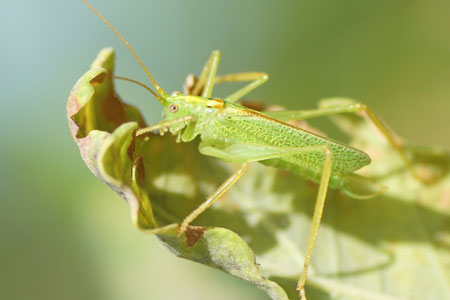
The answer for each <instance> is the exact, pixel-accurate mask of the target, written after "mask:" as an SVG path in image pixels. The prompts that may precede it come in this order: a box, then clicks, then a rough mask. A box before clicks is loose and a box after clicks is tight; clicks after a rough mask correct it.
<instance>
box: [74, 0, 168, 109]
mask: <svg viewBox="0 0 450 300" xmlns="http://www.w3.org/2000/svg"><path fill="white" fill-rule="evenodd" d="M81 1H83V3H84V4H85V5H86V6H87V7H89V9H90V10H92V11H93V12H94V13H95V14H96V15H97V16H98V17H99V18H100V19H101V20H102V21H103V22H104V23H105V24H106V25H108V27H109V28H110V29H111V30H112V31H114V33H115V34H116V35H117V36H118V37H119V38H120V40H121V41H122V42H123V43H124V44H125V46H127V47H128V49H129V50H130V51H131V53H132V54H133V55H134V57H136V59H137V61H138V62H139V64H140V65H141V67H142V68H143V69H144V71H145V73H146V74H147V76H148V78H149V79H150V81H151V82H152V83H153V85H154V86H155V89H156V91H157V92H158V94H159V97H158V96H156V95H155V94H156V93H155V92H154V91H153V90H152V94H153V95H155V96H156V98H157V99H158V101H160V102H161V97H162V98H167V97H169V95H168V94H167V93H166V92H165V91H164V90H163V89H162V88H161V87H160V86H159V85H158V84H157V83H156V81H155V79H154V78H153V76H152V75H151V74H150V72H149V70H148V69H147V67H146V66H145V65H144V63H143V62H142V60H141V59H140V58H139V56H138V55H137V53H136V52H135V51H134V49H133V48H132V47H131V46H130V44H128V42H127V41H126V40H125V38H124V37H123V36H122V35H121V34H120V33H119V32H118V31H117V29H116V28H115V27H114V26H113V25H112V24H111V23H109V21H108V20H106V18H105V17H104V16H103V15H102V14H101V13H99V12H98V11H97V10H96V9H95V8H94V7H92V5H90V4H89V3H88V2H87V1H86V0H81Z"/></svg>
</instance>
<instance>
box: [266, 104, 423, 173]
mask: <svg viewBox="0 0 450 300" xmlns="http://www.w3.org/2000/svg"><path fill="white" fill-rule="evenodd" d="M321 106H322V108H318V109H312V110H295V111H271V112H264V114H266V115H268V116H270V117H272V118H275V119H278V120H280V121H293V120H305V119H309V118H315V117H322V116H329V115H335V114H341V113H355V114H362V116H363V117H364V119H366V120H367V121H369V122H370V123H372V124H373V125H374V126H375V127H376V128H377V129H378V130H379V131H380V132H381V134H382V135H383V136H384V138H385V139H386V140H387V141H388V143H389V144H390V145H391V146H392V148H394V150H395V151H396V152H397V153H398V154H399V156H400V158H401V159H402V160H403V162H404V163H405V165H406V167H407V168H408V170H409V172H410V173H411V174H412V175H413V176H414V177H415V178H417V179H418V180H420V181H424V180H423V178H422V177H421V176H420V175H419V174H418V173H417V172H416V171H415V170H414V168H413V166H412V162H411V160H410V159H409V158H408V156H407V155H406V152H405V148H404V146H403V143H402V141H401V140H400V139H399V138H398V137H397V135H396V134H395V133H394V132H393V131H392V130H391V129H390V128H389V127H388V126H387V125H386V123H385V122H384V121H383V120H381V118H380V117H378V116H377V115H376V114H375V113H374V112H373V111H372V110H371V109H370V108H369V107H367V106H366V105H365V104H362V103H360V102H356V101H354V100H351V99H344V98H342V99H330V100H328V101H323V102H322V104H321Z"/></svg>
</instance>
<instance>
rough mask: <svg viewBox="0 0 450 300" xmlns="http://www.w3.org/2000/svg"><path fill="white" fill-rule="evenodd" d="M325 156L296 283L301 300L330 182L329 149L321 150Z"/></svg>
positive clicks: (330, 160) (304, 298)
mask: <svg viewBox="0 0 450 300" xmlns="http://www.w3.org/2000/svg"><path fill="white" fill-rule="evenodd" d="M322 151H323V153H324V155H325V162H324V165H323V169H322V178H321V179H320V185H319V192H318V193H317V198H316V205H315V207H314V214H313V219H312V224H311V231H310V233H309V239H308V246H307V248H306V254H305V262H304V264H303V271H302V274H301V275H300V278H299V279H298V282H297V291H298V292H299V296H300V299H301V300H306V295H305V283H306V277H307V276H308V268H309V265H310V263H311V257H312V252H313V249H314V245H315V244H316V238H317V234H318V232H319V227H320V222H321V220H322V214H323V208H324V205H325V199H326V196H327V191H328V184H329V182H330V176H331V167H332V158H331V157H332V155H331V150H330V148H329V147H327V146H325V147H324V148H323V150H322Z"/></svg>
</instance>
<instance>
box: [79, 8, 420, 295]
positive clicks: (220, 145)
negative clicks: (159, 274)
mask: <svg viewBox="0 0 450 300" xmlns="http://www.w3.org/2000/svg"><path fill="white" fill-rule="evenodd" d="M82 1H83V2H84V3H85V4H86V5H87V6H88V7H89V8H90V9H91V10H92V11H93V12H94V13H95V14H96V15H97V16H98V17H99V18H100V19H102V21H103V22H105V23H106V24H107V25H108V26H109V27H110V28H111V29H112V30H113V31H114V33H115V34H116V35H117V36H118V37H119V38H120V39H121V40H122V42H123V43H124V44H125V45H126V46H127V47H128V49H129V50H130V51H131V52H132V53H133V55H134V56H135V58H136V59H137V60H138V62H139V63H140V65H141V66H142V68H143V69H144V71H145V73H146V74H147V76H148V78H149V79H150V81H151V82H152V84H153V86H154V88H155V90H153V89H151V88H149V87H146V86H145V88H147V89H148V90H149V91H150V92H151V93H152V94H153V95H154V96H155V97H156V99H157V100H158V101H159V103H160V104H161V105H162V106H163V118H162V121H161V122H160V123H158V124H156V125H153V126H150V127H146V128H141V129H139V130H138V131H137V133H136V135H137V136H145V135H146V134H147V133H149V132H154V131H160V132H165V131H170V133H172V134H174V135H178V138H179V140H180V141H182V142H190V141H192V140H194V139H195V138H196V137H200V140H201V142H200V144H199V151H200V153H201V154H204V155H209V156H213V157H216V158H219V159H222V160H224V161H227V162H233V163H238V164H240V167H239V168H238V170H237V171H235V172H234V173H233V174H232V175H231V176H230V177H229V178H228V179H227V180H226V181H225V182H224V183H223V184H222V185H221V186H219V187H218V188H217V189H216V191H215V192H213V193H212V194H211V195H210V196H209V197H208V198H207V199H206V200H205V201H204V202H203V203H202V204H201V205H200V206H199V207H198V208H197V209H195V210H194V211H193V212H191V213H190V214H189V215H188V216H186V218H185V219H184V220H183V222H182V223H181V224H180V226H179V229H178V232H179V234H180V235H181V234H182V233H184V232H185V231H186V229H187V228H188V226H189V224H190V223H191V222H192V221H194V219H195V218H197V217H198V216H199V215H200V214H201V213H202V212H204V211H205V210H206V209H207V208H208V207H210V206H211V205H212V204H213V203H214V202H215V201H216V200H217V199H219V198H220V197H221V196H222V195H223V194H224V193H225V192H226V191H227V190H228V189H229V188H230V187H231V186H232V185H233V184H234V183H235V182H236V181H238V180H239V178H240V177H241V176H242V175H243V174H244V173H245V170H246V168H247V165H248V164H249V163H250V162H259V163H262V164H264V165H267V166H273V167H277V168H280V169H284V170H288V171H291V172H293V173H296V174H298V175H300V176H301V177H303V178H305V179H308V180H311V181H313V182H316V183H318V184H319V189H318V193H317V198H316V204H315V208H314V214H313V217H312V225H311V231H310V235H309V238H308V244H307V249H306V254H305V260H304V267H303V270H302V273H301V276H300V278H299V280H298V283H297V290H298V292H299V297H300V299H306V296H305V289H304V286H305V282H306V277H307V273H308V267H309V265H310V262H311V255H312V251H313V248H314V245H315V241H316V237H317V233H318V230H319V226H320V222H321V218H322V212H323V208H324V204H325V198H326V194H327V190H328V188H333V189H338V190H341V191H343V192H344V193H345V194H347V195H348V196H350V197H353V198H371V197H375V196H377V195H379V194H381V193H383V192H384V191H385V190H386V187H384V186H382V185H380V184H377V183H376V182H373V181H371V180H369V179H366V178H364V177H362V176H359V175H357V174H355V173H354V172H355V171H357V170H359V169H360V168H362V167H363V166H366V165H368V164H369V163H370V158H369V156H368V155H367V154H366V153H364V152H362V151H360V150H358V149H355V148H352V147H350V146H347V145H344V144H342V143H339V142H336V141H333V140H331V139H328V138H325V137H322V136H319V135H316V134H314V133H311V132H308V131H306V130H303V129H300V128H298V127H295V126H292V125H290V124H288V123H286V122H287V121H293V120H304V119H308V118H313V117H319V116H329V115H334V114H341V113H356V114H360V115H363V116H364V117H365V119H367V120H368V121H369V122H371V123H372V124H373V125H375V127H376V128H378V130H379V131H380V132H381V133H382V135H383V136H384V137H385V138H386V140H387V141H388V142H389V143H390V144H391V145H392V147H393V149H394V150H395V151H396V152H397V153H398V154H399V156H400V157H401V158H402V160H403V161H404V163H405V165H406V166H407V167H408V169H409V170H410V172H411V173H412V174H413V175H414V176H415V177H417V178H418V179H420V176H419V175H418V174H417V173H416V172H415V171H414V169H413V167H412V163H411V161H410V160H409V158H408V156H407V155H406V152H405V150H404V147H403V146H402V143H401V141H400V140H399V139H398V138H397V137H396V135H395V134H394V133H393V132H392V131H391V130H390V129H389V128H388V127H387V126H386V125H385V124H384V122H383V121H382V120H381V119H380V118H379V117H377V116H376V115H375V114H374V113H373V112H372V110H370V109H369V108H368V107H367V106H365V105H364V104H362V103H358V102H354V101H349V100H340V101H333V102H332V103H329V104H328V105H325V107H322V108H319V109H315V110H308V111H300V110H299V111H272V112H259V111H255V110H252V109H249V108H246V107H244V106H242V105H239V104H236V101H238V100H239V99H241V98H242V97H243V96H245V95H247V94H248V93H249V92H251V91H252V90H253V89H255V88H257V87H258V86H260V85H262V84H263V83H265V82H266V81H267V80H268V75H267V74H266V73H263V72H246V73H235V74H227V75H223V76H216V72H217V69H218V65H219V60H220V52H219V51H213V53H212V54H211V56H210V58H209V59H208V61H207V62H206V64H205V66H204V68H203V71H202V73H201V76H200V77H199V79H198V81H197V82H196V83H195V85H194V86H193V88H192V91H193V92H192V94H189V95H184V94H180V93H175V94H172V95H169V94H168V93H166V92H165V91H164V89H162V88H161V87H160V86H159V85H158V84H157V83H156V81H155V80H154V78H153V76H152V75H151V74H150V72H149V71H148V69H147V67H146V66H145V65H144V63H143V62H142V60H141V59H140V58H139V56H138V55H137V54H136V52H135V51H134V50H133V48H132V47H131V46H130V45H129V44H128V42H127V41H126V40H125V39H124V38H123V36H122V35H121V34H120V33H119V32H118V31H117V30H116V29H115V28H114V27H113V26H112V25H111V24H110V23H109V22H108V21H107V20H106V19H105V18H104V17H103V16H102V15H101V14H100V13H99V12H98V11H97V10H95V9H94V8H93V7H92V6H91V5H90V4H89V3H88V2H87V1H86V0H82ZM116 78H118V79H124V80H128V81H133V82H135V83H138V82H136V81H134V80H130V79H127V78H123V77H116ZM237 81H240V82H242V81H250V83H249V84H247V85H246V86H244V87H243V88H241V89H239V90H237V91H236V92H234V93H232V94H231V95H229V96H227V97H225V98H223V99H219V98H213V97H211V95H212V92H213V88H214V85H215V84H217V83H222V82H237ZM138 84H140V83H138ZM140 85H143V84H140ZM355 184H356V185H366V186H368V187H370V189H368V191H367V192H366V193H360V192H359V193H358V192H356V191H355V190H354V189H352V185H355Z"/></svg>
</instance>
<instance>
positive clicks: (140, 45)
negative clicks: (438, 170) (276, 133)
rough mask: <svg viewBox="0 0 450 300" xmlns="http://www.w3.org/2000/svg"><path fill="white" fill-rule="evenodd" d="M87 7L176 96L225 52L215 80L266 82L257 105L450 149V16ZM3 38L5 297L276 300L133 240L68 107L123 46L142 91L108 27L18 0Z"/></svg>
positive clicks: (154, 110) (0, 220)
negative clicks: (89, 161)
mask: <svg viewBox="0 0 450 300" xmlns="http://www.w3.org/2000/svg"><path fill="white" fill-rule="evenodd" d="M92 4H93V5H94V6H95V7H96V8H98V9H99V10H100V11H101V12H102V13H103V14H104V15H105V16H106V17H107V18H108V19H109V20H110V21H111V22H112V23H113V24H114V25H115V26H116V27H117V28H118V29H119V31H120V32H121V33H122V34H123V35H124V36H125V37H126V38H127V39H128V40H129V42H130V43H131V44H132V45H133V47H134V48H135V50H136V51H137V52H138V53H139V54H140V56H141V57H142V58H143V60H144V62H145V63H146V64H147V65H148V67H149V68H150V70H151V72H152V73H153V75H154V77H155V78H156V80H157V81H158V82H159V83H160V85H161V86H163V87H164V88H165V89H166V90H168V91H172V90H179V89H181V83H182V82H183V80H184V78H185V76H186V74H188V73H190V72H194V73H199V71H200V70H201V67H202V65H203V63H204V61H205V60H206V58H207V57H208V56H209V54H210V52H211V51H212V50H214V49H220V50H221V51H222V63H221V65H220V70H219V73H225V72H237V71H266V72H268V73H269V74H270V76H271V79H270V81H269V83H267V84H265V85H264V86H263V87H261V88H259V89H258V90H256V91H254V92H253V93H252V94H251V95H249V97H251V98H255V99H261V100H263V101H266V102H269V103H274V104H280V105H284V106H286V107H288V108H295V109H301V108H313V107H314V106H315V104H316V102H317V100H318V99H320V98H323V97H329V96H349V97H355V98H358V99H361V100H362V101H363V102H365V103H366V104H368V105H369V106H370V107H372V108H373V109H374V110H375V111H376V112H378V113H379V114H380V115H381V116H382V117H383V118H384V119H385V120H386V121H387V123H388V124H389V125H390V126H391V127H392V128H394V129H395V130H396V132H397V133H398V134H399V135H401V136H403V137H406V138H407V139H408V140H410V141H413V142H415V143H418V144H433V145H434V144H436V145H442V146H445V147H447V148H450V138H449V137H450V134H449V129H450V125H449V116H448V115H449V112H450V84H449V82H450V18H449V12H450V2H449V1H446V0H441V1H438V0H428V1H419V0H410V1H392V0H384V1H383V0H380V1H358V0H354V1H349V0H341V1H335V0H319V1H267V0H265V1H258V0H254V1H237V0H228V1H206V0H205V1H200V0H195V1H183V0H178V1H162V0H152V1H104V0H92ZM0 25H1V26H0V38H1V47H0V68H1V72H0V87H1V97H2V99H1V100H0V138H1V147H0V154H1V160H0V179H1V180H0V191H1V202H0V205H1V206H0V228H1V230H0V237H1V241H0V266H1V267H0V268H1V269H0V298H1V299H27V298H33V299H118V300H119V299H177V298H181V297H183V299H210V298H214V299H261V298H264V297H266V296H265V295H264V294H263V293H262V292H260V291H259V290H257V289H256V288H253V287H251V286H248V285H247V284H244V283H241V282H240V281H239V280H236V279H233V278H231V277H229V276H227V275H225V274H223V273H221V272H219V271H215V270H211V269H208V268H206V267H203V266H200V265H197V264H194V263H191V262H187V261H183V260H179V259H176V258H175V257H174V256H172V255H170V253H168V251H166V250H165V249H163V247H162V246H160V245H159V244H158V243H157V241H156V240H155V239H154V238H152V237H148V236H146V235H144V234H142V233H139V232H137V231H136V230H135V229H134V228H133V227H132V225H131V222H130V219H129V214H128V209H127V206H126V204H125V203H124V202H123V201H122V200H121V199H119V197H118V196H116V195H115V194H114V193H113V192H112V191H110V190H109V188H107V187H106V185H104V184H103V183H101V182H100V181H99V180H97V179H96V178H95V177H94V176H93V175H92V174H90V172H89V171H88V169H87V168H86V167H85V165H84V164H83V162H82V160H81V158H80V155H79V153H78V149H77V147H76V146H75V143H74V142H73V141H72V139H71V137H70V134H69V130H68V126H67V120H66V117H65V106H66V100H67V96H68V94H69V91H70V89H71V87H72V86H73V84H74V83H75V82H76V80H77V79H78V78H79V77H80V76H81V75H82V74H83V73H84V72H85V71H86V70H87V69H88V68H89V65H90V63H91V61H92V59H93V58H94V57H95V56H96V54H97V52H98V51H99V50H100V49H101V48H102V47H105V46H113V47H115V48H116V49H117V73H118V74H120V75H122V76H128V77H133V78H135V79H138V80H141V81H144V82H146V78H145V75H144V73H143V72H142V70H141V69H140V67H139V65H138V64H137V62H136V61H135V60H134V58H133V57H132V56H131V54H130V53H129V52H128V51H127V49H126V48H125V47H124V46H123V45H122V44H121V43H120V41H119V40H118V38H117V37H115V36H114V35H113V33H112V32H111V31H110V30H109V29H108V28H107V27H106V25H104V24H103V23H101V22H100V21H99V20H98V18H97V17H96V16H95V15H93V14H92V13H91V12H90V11H89V10H88V9H87V8H86V7H85V6H84V5H83V4H82V3H81V1H20V0H19V1H5V0H0ZM234 88H236V86H232V87H230V86H225V87H222V88H219V89H217V93H216V96H224V95H225V94H226V93H227V92H229V91H231V90H233V89H234ZM118 89H119V92H120V94H121V95H122V96H123V98H125V99H127V100H129V101H131V102H133V103H135V104H136V105H138V106H139V107H141V108H142V109H144V110H145V111H146V115H147V116H148V117H149V119H151V120H150V122H152V123H153V122H157V120H158V118H159V115H160V108H159V107H158V105H157V103H156V101H154V99H153V98H152V97H151V96H150V95H148V94H147V93H146V92H145V90H142V89H141V88H139V87H136V86H132V85H130V84H128V83H120V84H119V85H118ZM319 125H323V126H324V128H325V129H329V130H330V132H331V134H332V135H335V134H336V132H335V131H334V130H333V129H332V128H329V127H330V123H327V122H324V123H319ZM375 163H376V162H375Z"/></svg>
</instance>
